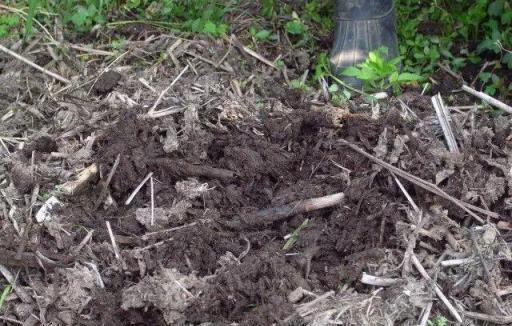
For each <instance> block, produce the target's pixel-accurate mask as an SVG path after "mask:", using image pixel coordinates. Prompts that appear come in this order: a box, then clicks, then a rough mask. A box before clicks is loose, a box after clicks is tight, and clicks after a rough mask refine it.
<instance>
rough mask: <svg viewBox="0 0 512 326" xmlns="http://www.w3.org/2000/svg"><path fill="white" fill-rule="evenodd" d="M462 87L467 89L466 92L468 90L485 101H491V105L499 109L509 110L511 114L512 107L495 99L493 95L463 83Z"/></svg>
mask: <svg viewBox="0 0 512 326" xmlns="http://www.w3.org/2000/svg"><path fill="white" fill-rule="evenodd" d="M462 89H463V90H465V91H466V92H468V93H469V94H471V95H473V96H476V97H478V98H479V99H481V100H484V101H485V102H487V103H489V104H490V105H492V106H494V107H497V108H498V109H501V110H503V111H505V112H508V113H510V114H512V107H511V106H509V105H507V104H505V103H503V102H501V101H499V100H497V99H495V98H494V97H491V96H489V95H487V94H485V93H482V92H479V91H477V90H474V89H473V88H471V87H469V86H467V85H462Z"/></svg>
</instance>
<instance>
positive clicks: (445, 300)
mask: <svg viewBox="0 0 512 326" xmlns="http://www.w3.org/2000/svg"><path fill="white" fill-rule="evenodd" d="M411 258H412V263H413V264H414V266H415V267H416V269H417V270H418V272H420V274H421V276H423V278H424V279H425V280H426V281H427V283H429V285H430V286H431V287H432V288H433V289H434V292H435V293H436V294H437V296H438V297H439V299H441V301H442V302H443V303H444V305H445V306H446V308H447V309H448V311H450V314H451V315H452V316H453V318H455V319H456V320H457V321H458V322H459V323H462V318H461V316H460V314H459V312H458V311H457V310H456V309H455V307H454V306H453V305H452V304H451V302H450V301H449V300H448V298H447V297H446V296H445V295H444V293H443V291H441V288H439V285H437V284H436V283H435V282H434V280H433V279H432V278H431V277H430V276H429V275H428V273H427V271H426V270H425V268H424V267H423V266H422V265H421V263H420V261H419V260H418V257H416V255H414V254H413V255H412V256H411Z"/></svg>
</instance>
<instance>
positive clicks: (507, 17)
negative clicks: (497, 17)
mask: <svg viewBox="0 0 512 326" xmlns="http://www.w3.org/2000/svg"><path fill="white" fill-rule="evenodd" d="M501 23H502V24H503V25H508V24H510V23H512V10H509V11H507V12H505V13H503V15H501Z"/></svg>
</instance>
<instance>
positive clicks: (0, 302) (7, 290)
mask: <svg viewBox="0 0 512 326" xmlns="http://www.w3.org/2000/svg"><path fill="white" fill-rule="evenodd" d="M11 290H12V288H11V285H10V284H9V285H7V286H6V287H5V288H4V290H3V291H2V294H1V295H0V309H2V306H3V305H4V302H5V299H6V298H7V296H8V295H9V294H10V293H11Z"/></svg>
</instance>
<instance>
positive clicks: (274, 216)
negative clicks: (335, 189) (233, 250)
mask: <svg viewBox="0 0 512 326" xmlns="http://www.w3.org/2000/svg"><path fill="white" fill-rule="evenodd" d="M344 199H345V194H344V193H342V192H340V193H337V194H333V195H328V196H324V197H317V198H310V199H305V200H297V201H294V202H292V203H290V204H286V205H283V206H278V207H272V208H266V209H262V210H259V211H256V212H254V213H249V214H245V215H240V216H237V217H235V218H234V219H233V220H232V221H229V222H224V223H225V224H226V225H227V226H229V227H231V228H234V229H243V228H250V227H257V226H262V225H268V224H272V223H275V222H278V221H282V220H285V219H287V218H288V217H290V216H293V215H296V214H301V213H307V212H311V211H315V210H319V209H322V208H327V207H332V206H336V205H338V204H340V203H342V202H343V201H344Z"/></svg>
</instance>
